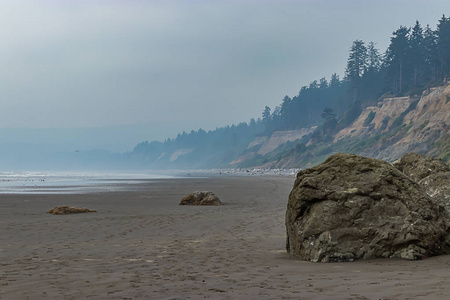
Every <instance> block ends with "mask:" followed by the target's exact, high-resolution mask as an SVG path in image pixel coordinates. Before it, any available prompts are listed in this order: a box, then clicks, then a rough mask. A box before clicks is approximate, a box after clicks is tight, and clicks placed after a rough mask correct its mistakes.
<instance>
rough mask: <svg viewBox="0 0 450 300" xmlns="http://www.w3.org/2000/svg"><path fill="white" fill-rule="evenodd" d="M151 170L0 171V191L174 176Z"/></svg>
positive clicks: (127, 184)
mask: <svg viewBox="0 0 450 300" xmlns="http://www.w3.org/2000/svg"><path fill="white" fill-rule="evenodd" d="M174 177H176V176H174V175H168V174H162V173H157V172H155V173H153V172H150V171H149V172H145V171H142V172H138V171H130V172H126V171H124V172H119V171H117V172H36V171H30V172H28V171H20V172H0V194H49V193H50V194H82V193H97V192H98V193H100V192H113V191H125V190H132V189H135V188H136V186H137V185H138V184H140V183H143V182H149V181H150V180H155V179H168V178H174Z"/></svg>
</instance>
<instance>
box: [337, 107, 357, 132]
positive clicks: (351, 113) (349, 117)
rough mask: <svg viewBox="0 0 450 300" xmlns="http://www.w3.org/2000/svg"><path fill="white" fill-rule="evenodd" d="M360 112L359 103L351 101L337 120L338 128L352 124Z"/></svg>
mask: <svg viewBox="0 0 450 300" xmlns="http://www.w3.org/2000/svg"><path fill="white" fill-rule="evenodd" d="M361 112H362V109H361V103H359V102H355V103H353V105H352V106H351V107H350V109H349V110H348V111H347V112H346V113H345V115H344V117H343V118H342V119H341V120H340V121H339V124H338V129H342V128H345V127H347V126H349V125H350V124H352V123H353V122H354V121H355V120H356V119H357V118H358V117H359V115H360V114H361Z"/></svg>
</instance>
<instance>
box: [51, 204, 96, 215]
mask: <svg viewBox="0 0 450 300" xmlns="http://www.w3.org/2000/svg"><path fill="white" fill-rule="evenodd" d="M88 212H97V211H96V210H91V209H88V208H84V207H69V206H67V205H63V206H56V207H54V208H52V209H50V210H48V211H47V213H48V214H53V215H67V214H78V213H88Z"/></svg>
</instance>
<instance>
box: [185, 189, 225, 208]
mask: <svg viewBox="0 0 450 300" xmlns="http://www.w3.org/2000/svg"><path fill="white" fill-rule="evenodd" d="M180 205H222V202H221V201H220V199H219V198H218V197H217V196H216V195H215V194H214V193H213V192H209V191H203V192H199V191H197V192H194V193H192V194H189V195H187V196H186V197H184V198H183V199H181V201H180Z"/></svg>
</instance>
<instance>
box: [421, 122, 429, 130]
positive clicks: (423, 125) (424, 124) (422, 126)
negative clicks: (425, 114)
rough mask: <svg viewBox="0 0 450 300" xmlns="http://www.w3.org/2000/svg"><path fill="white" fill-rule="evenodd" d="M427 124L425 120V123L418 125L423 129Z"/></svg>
mask: <svg viewBox="0 0 450 300" xmlns="http://www.w3.org/2000/svg"><path fill="white" fill-rule="evenodd" d="M427 126H428V121H426V122H425V123H423V124H422V125H420V129H421V130H422V129H424V128H425V127H427Z"/></svg>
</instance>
